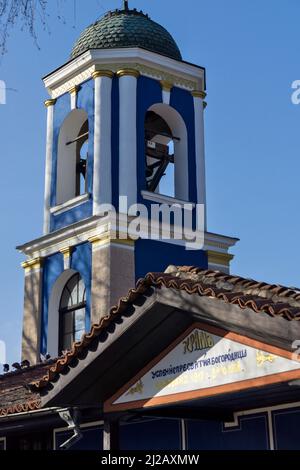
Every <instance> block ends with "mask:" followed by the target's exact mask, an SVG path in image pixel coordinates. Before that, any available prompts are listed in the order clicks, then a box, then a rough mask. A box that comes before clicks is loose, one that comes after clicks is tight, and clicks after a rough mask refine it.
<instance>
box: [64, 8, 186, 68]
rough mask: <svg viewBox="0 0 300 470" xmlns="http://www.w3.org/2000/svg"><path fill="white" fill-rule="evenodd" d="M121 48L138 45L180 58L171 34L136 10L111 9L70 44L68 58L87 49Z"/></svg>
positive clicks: (173, 57) (76, 55)
mask: <svg viewBox="0 0 300 470" xmlns="http://www.w3.org/2000/svg"><path fill="white" fill-rule="evenodd" d="M123 47H141V48H143V49H147V50H149V51H152V52H156V53H158V54H162V55H164V56H167V57H171V58H172V59H176V60H182V57H181V53H180V50H179V48H178V46H177V44H176V42H175V41H174V39H173V38H172V36H171V35H170V33H168V31H167V30H166V29H165V28H163V27H162V26H161V25H159V24H158V23H156V22H154V21H152V20H151V19H150V18H149V16H148V15H145V14H144V13H143V12H138V11H137V10H136V9H134V10H128V9H124V10H115V11H110V12H108V13H107V14H106V15H104V16H103V17H102V18H101V19H100V20H98V21H96V23H94V24H92V25H91V26H89V27H88V28H86V29H85V30H84V31H83V32H82V34H81V35H80V37H79V39H78V40H77V41H76V43H75V45H74V47H73V50H72V53H71V58H72V59H74V58H75V57H78V56H79V55H80V54H82V53H83V52H85V51H87V50H89V49H116V48H123Z"/></svg>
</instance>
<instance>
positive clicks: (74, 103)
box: [69, 86, 78, 111]
mask: <svg viewBox="0 0 300 470" xmlns="http://www.w3.org/2000/svg"><path fill="white" fill-rule="evenodd" d="M69 93H70V99H71V110H72V111H73V109H76V108H77V93H78V86H74V87H73V88H71V90H70V91H69Z"/></svg>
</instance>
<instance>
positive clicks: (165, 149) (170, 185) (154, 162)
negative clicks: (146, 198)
mask: <svg viewBox="0 0 300 470" xmlns="http://www.w3.org/2000/svg"><path fill="white" fill-rule="evenodd" d="M145 149H146V156H145V158H146V175H145V177H146V182H147V190H148V191H151V192H156V193H159V194H162V195H165V196H169V197H175V198H177V199H182V200H188V199H189V197H188V196H189V193H188V145H187V130H186V126H185V123H184V121H183V119H182V117H181V116H180V114H179V113H178V112H177V111H176V110H175V109H173V108H171V107H170V106H168V105H166V104H155V105H153V106H151V108H150V109H149V110H148V111H147V113H146V118H145Z"/></svg>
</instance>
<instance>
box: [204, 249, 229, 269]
mask: <svg viewBox="0 0 300 470" xmlns="http://www.w3.org/2000/svg"><path fill="white" fill-rule="evenodd" d="M206 253H207V258H208V264H219V265H221V266H226V267H228V266H229V263H230V261H232V260H233V258H234V255H232V254H230V253H220V252H219V251H214V250H207V251H206Z"/></svg>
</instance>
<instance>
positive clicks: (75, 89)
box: [69, 85, 80, 95]
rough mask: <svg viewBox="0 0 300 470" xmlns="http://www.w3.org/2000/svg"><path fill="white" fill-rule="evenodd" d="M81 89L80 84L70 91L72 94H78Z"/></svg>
mask: <svg viewBox="0 0 300 470" xmlns="http://www.w3.org/2000/svg"><path fill="white" fill-rule="evenodd" d="M79 89H80V86H79V85H74V86H73V87H72V88H71V89H70V90H69V93H70V95H73V94H74V95H77V93H78V91H79Z"/></svg>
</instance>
